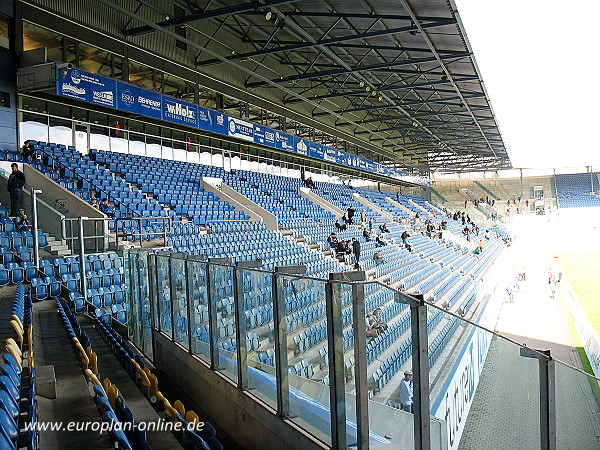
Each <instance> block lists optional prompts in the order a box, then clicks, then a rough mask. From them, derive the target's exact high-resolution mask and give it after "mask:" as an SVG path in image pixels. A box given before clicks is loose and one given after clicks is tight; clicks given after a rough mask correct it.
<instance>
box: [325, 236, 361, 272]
mask: <svg viewBox="0 0 600 450" xmlns="http://www.w3.org/2000/svg"><path fill="white" fill-rule="evenodd" d="M327 243H328V244H329V247H330V248H331V250H332V251H334V252H335V254H336V255H337V256H344V257H346V256H348V257H350V259H351V261H352V262H353V263H354V266H355V268H358V262H359V261H360V242H359V241H358V240H357V239H356V238H352V240H350V239H346V240H342V241H340V240H338V237H337V234H336V233H331V234H330V235H329V237H328V238H327Z"/></svg>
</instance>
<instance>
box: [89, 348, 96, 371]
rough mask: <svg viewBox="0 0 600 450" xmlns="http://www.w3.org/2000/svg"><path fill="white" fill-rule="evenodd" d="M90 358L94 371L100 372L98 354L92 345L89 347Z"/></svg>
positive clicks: (91, 367)
mask: <svg viewBox="0 0 600 450" xmlns="http://www.w3.org/2000/svg"><path fill="white" fill-rule="evenodd" d="M88 359H89V360H90V369H92V372H94V373H98V355H97V354H96V353H94V352H93V351H92V348H91V347H88Z"/></svg>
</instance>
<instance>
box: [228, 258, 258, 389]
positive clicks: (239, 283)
mask: <svg viewBox="0 0 600 450" xmlns="http://www.w3.org/2000/svg"><path fill="white" fill-rule="evenodd" d="M261 266H262V261H260V260H256V261H238V262H237V263H236V264H235V269H234V271H235V272H234V273H235V278H234V283H233V298H234V302H233V314H234V317H235V339H236V343H237V346H236V352H237V355H236V356H237V369H238V388H239V389H242V390H243V389H251V388H252V387H251V386H249V385H248V347H247V345H246V329H247V327H246V315H245V314H244V309H245V307H244V306H245V300H244V271H243V269H259V268H260V267H261Z"/></svg>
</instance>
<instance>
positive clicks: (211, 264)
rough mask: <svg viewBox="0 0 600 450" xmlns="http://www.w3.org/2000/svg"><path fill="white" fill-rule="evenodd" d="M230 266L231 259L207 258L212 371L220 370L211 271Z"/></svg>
mask: <svg viewBox="0 0 600 450" xmlns="http://www.w3.org/2000/svg"><path fill="white" fill-rule="evenodd" d="M217 264H219V265H221V264H223V265H230V264H231V259H229V258H209V259H208V267H207V271H206V284H207V285H208V289H207V290H206V292H207V295H208V336H209V338H208V346H209V349H210V368H211V369H212V370H219V369H221V367H220V363H219V349H218V340H219V327H218V326H217V302H216V295H215V294H216V293H215V292H214V289H213V277H214V273H213V271H214V270H215V268H218V267H219V266H218V265H217ZM238 345H239V344H238Z"/></svg>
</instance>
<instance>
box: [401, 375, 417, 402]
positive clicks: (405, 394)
mask: <svg viewBox="0 0 600 450" xmlns="http://www.w3.org/2000/svg"><path fill="white" fill-rule="evenodd" d="M413 401H414V398H413V373H412V372H411V371H410V370H407V371H406V372H404V378H402V380H401V381H400V408H401V409H402V411H406V412H408V413H412V412H413Z"/></svg>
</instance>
